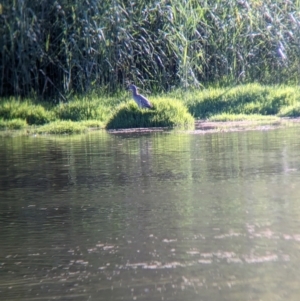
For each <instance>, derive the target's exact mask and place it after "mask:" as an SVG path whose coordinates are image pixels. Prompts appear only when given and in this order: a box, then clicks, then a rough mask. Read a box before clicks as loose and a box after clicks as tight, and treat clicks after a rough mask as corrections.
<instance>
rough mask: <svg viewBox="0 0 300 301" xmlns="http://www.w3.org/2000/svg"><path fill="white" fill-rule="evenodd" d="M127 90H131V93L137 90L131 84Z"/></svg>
mask: <svg viewBox="0 0 300 301" xmlns="http://www.w3.org/2000/svg"><path fill="white" fill-rule="evenodd" d="M127 89H128V90H131V91H136V90H137V86H135V85H132V84H131V85H129V86H128V88H127Z"/></svg>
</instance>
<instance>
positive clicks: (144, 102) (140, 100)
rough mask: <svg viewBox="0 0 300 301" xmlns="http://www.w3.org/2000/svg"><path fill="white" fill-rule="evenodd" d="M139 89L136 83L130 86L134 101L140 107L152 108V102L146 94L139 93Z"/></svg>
mask: <svg viewBox="0 0 300 301" xmlns="http://www.w3.org/2000/svg"><path fill="white" fill-rule="evenodd" d="M137 89H138V88H137V86H135V85H129V86H128V90H131V91H132V97H133V99H134V101H135V102H136V103H137V105H138V106H139V107H140V108H147V109H151V108H152V104H151V102H150V101H149V100H148V99H147V98H146V97H145V96H144V95H141V94H139V93H138V91H137Z"/></svg>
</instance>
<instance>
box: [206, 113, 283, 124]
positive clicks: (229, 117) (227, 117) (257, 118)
mask: <svg viewBox="0 0 300 301" xmlns="http://www.w3.org/2000/svg"><path fill="white" fill-rule="evenodd" d="M208 120H209V121H220V122H226V121H253V122H275V121H279V120H280V118H279V117H277V116H264V115H258V114H251V115H246V114H237V115H235V114H228V113H223V114H219V115H214V116H212V117H210V118H209V119H208Z"/></svg>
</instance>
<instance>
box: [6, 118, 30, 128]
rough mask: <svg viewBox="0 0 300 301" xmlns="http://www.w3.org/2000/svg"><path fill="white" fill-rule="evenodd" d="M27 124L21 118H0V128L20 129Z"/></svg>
mask: <svg viewBox="0 0 300 301" xmlns="http://www.w3.org/2000/svg"><path fill="white" fill-rule="evenodd" d="M27 126H28V124H27V122H26V121H25V120H23V119H12V120H2V119H0V130H21V129H24V128H26V127H27Z"/></svg>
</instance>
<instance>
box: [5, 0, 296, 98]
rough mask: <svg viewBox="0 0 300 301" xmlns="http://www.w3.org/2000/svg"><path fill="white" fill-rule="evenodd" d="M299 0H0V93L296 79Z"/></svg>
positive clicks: (61, 94)
mask: <svg viewBox="0 0 300 301" xmlns="http://www.w3.org/2000/svg"><path fill="white" fill-rule="evenodd" d="M299 10H300V2H299V1H274V0H265V1H236V0H223V1H219V0H218V1H207V0H198V1H195V0H187V1H181V0H169V1H157V0H150V1H149V0H140V1H127V0H113V1H111V0H102V1H98V0H90V1H81V0H74V1H69V0H60V1H54V0H51V1H48V0H32V1H11V0H3V1H1V4H0V45H3V47H1V49H0V51H1V54H0V57H1V64H0V96H10V95H22V96H26V95H27V96H28V95H31V94H32V93H35V94H37V95H38V96H39V97H40V98H45V99H46V98H47V99H48V100H49V101H52V100H53V101H54V100H55V101H57V99H61V100H65V99H66V98H67V96H68V95H70V94H71V93H72V92H76V93H81V94H85V93H87V92H89V91H91V90H94V89H98V88H99V87H101V88H103V90H105V91H107V92H116V91H118V90H119V89H120V87H123V86H124V85H125V84H126V83H127V82H134V83H135V84H137V85H139V86H141V85H143V86H144V87H146V88H151V89H152V90H159V91H162V90H163V91H166V90H167V91H169V90H171V89H172V88H173V87H184V88H186V87H199V86H201V85H208V84H211V83H220V84H222V85H223V84H224V85H228V84H232V83H234V84H236V83H249V82H253V81H259V82H261V83H263V84H274V83H276V84H279V83H281V84H282V83H286V84H287V83H294V84H295V83H299V78H300V67H299V66H300V47H299V45H300V26H299V24H300V15H299Z"/></svg>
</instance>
